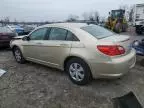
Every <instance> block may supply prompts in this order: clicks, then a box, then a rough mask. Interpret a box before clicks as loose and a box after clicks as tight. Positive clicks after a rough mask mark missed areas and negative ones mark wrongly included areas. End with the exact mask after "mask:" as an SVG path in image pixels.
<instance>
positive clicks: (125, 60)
mask: <svg viewBox="0 0 144 108" xmlns="http://www.w3.org/2000/svg"><path fill="white" fill-rule="evenodd" d="M135 55H136V53H135V50H134V49H132V50H131V52H130V53H129V54H127V55H125V56H123V57H118V58H112V59H111V61H106V62H95V63H94V62H90V67H91V72H92V75H93V77H94V78H119V77H121V76H123V75H125V74H126V73H128V72H129V70H130V69H131V68H133V67H134V66H135V62H136V56H135Z"/></svg>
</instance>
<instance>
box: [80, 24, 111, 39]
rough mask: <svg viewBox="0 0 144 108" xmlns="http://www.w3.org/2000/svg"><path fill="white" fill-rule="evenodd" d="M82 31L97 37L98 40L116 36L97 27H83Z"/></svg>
mask: <svg viewBox="0 0 144 108" xmlns="http://www.w3.org/2000/svg"><path fill="white" fill-rule="evenodd" d="M81 29H82V30H84V31H86V32H88V33H89V34H91V35H92V36H94V37H96V38H97V39H101V38H106V37H109V36H112V35H114V33H113V32H111V31H110V30H107V29H105V28H103V27H100V26H97V25H88V26H85V27H81Z"/></svg>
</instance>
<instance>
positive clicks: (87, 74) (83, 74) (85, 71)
mask: <svg viewBox="0 0 144 108" xmlns="http://www.w3.org/2000/svg"><path fill="white" fill-rule="evenodd" d="M65 70H66V72H67V73H68V75H69V78H70V80H71V81H72V82H73V83H75V84H78V85H85V84H88V83H89V82H90V81H91V79H92V75H91V71H90V68H89V66H88V65H87V64H86V63H85V62H84V61H83V60H82V59H80V58H72V59H70V60H69V61H68V62H67V64H66V69H65Z"/></svg>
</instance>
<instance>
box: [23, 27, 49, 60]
mask: <svg viewBox="0 0 144 108" xmlns="http://www.w3.org/2000/svg"><path fill="white" fill-rule="evenodd" d="M47 31H48V28H40V29H37V30H35V31H34V32H32V33H31V34H30V35H29V38H30V40H29V41H24V43H23V51H24V57H26V58H27V59H31V60H37V59H39V58H40V55H39V50H40V49H41V48H42V44H43V41H44V39H45V36H46V33H47Z"/></svg>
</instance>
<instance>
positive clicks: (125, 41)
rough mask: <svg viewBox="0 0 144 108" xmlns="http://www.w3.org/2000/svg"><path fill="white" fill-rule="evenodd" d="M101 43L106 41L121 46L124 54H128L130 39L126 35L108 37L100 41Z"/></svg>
mask: <svg viewBox="0 0 144 108" xmlns="http://www.w3.org/2000/svg"><path fill="white" fill-rule="evenodd" d="M101 41H106V42H112V43H114V44H115V45H121V46H123V47H124V49H125V52H126V53H125V54H127V53H129V52H130V50H131V48H130V44H131V42H130V37H129V36H127V35H113V36H109V37H106V38H103V39H101Z"/></svg>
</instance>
